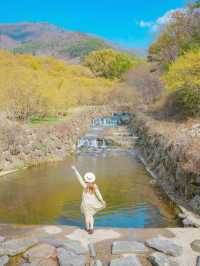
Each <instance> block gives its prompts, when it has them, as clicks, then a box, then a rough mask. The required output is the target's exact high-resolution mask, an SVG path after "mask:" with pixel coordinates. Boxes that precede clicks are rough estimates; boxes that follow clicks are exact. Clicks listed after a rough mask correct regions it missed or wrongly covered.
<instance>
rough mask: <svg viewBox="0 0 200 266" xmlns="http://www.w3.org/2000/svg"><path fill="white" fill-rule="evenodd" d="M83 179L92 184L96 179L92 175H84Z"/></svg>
mask: <svg viewBox="0 0 200 266" xmlns="http://www.w3.org/2000/svg"><path fill="white" fill-rule="evenodd" d="M84 179H85V181H86V182H88V183H93V182H94V181H95V179H96V177H95V175H94V174H93V173H86V174H85V175H84Z"/></svg>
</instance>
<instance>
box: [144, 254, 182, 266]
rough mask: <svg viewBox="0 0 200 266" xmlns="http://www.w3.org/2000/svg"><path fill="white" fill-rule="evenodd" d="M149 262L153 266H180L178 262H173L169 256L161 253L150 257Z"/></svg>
mask: <svg viewBox="0 0 200 266" xmlns="http://www.w3.org/2000/svg"><path fill="white" fill-rule="evenodd" d="M149 261H150V262H151V263H152V265H153V266H179V264H178V263H177V262H174V261H172V260H171V259H170V258H169V257H168V256H166V255H165V254H162V253H159V252H155V253H153V254H152V255H151V256H149Z"/></svg>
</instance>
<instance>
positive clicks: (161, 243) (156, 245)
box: [146, 237, 183, 257]
mask: <svg viewBox="0 0 200 266" xmlns="http://www.w3.org/2000/svg"><path fill="white" fill-rule="evenodd" d="M146 245H147V246H148V247H151V248H153V249H156V250H158V251H161V252H163V253H165V254H167V255H171V256H174V257H177V256H180V255H181V254H182V252H183V248H182V247H180V246H178V245H177V244H175V243H174V242H173V241H172V240H170V239H166V238H163V237H155V238H152V239H149V240H147V241H146Z"/></svg>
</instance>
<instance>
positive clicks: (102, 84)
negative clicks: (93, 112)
mask: <svg viewBox="0 0 200 266" xmlns="http://www.w3.org/2000/svg"><path fill="white" fill-rule="evenodd" d="M114 83H115V82H114V81H110V80H107V79H104V78H96V77H94V75H93V74H92V72H91V71H90V70H89V69H88V68H86V67H84V66H80V65H79V66H75V65H70V64H67V63H66V62H64V61H61V60H57V59H55V58H51V57H36V56H31V55H14V54H12V53H10V52H6V51H0V110H1V111H7V113H9V115H10V116H12V117H15V118H18V119H27V118H29V117H30V116H38V117H44V116H49V115H50V116H51V115H57V114H59V113H65V112H66V109H67V108H69V107H71V106H77V105H93V104H104V103H105V102H106V101H107V98H108V95H109V93H111V91H112V90H113V86H114Z"/></svg>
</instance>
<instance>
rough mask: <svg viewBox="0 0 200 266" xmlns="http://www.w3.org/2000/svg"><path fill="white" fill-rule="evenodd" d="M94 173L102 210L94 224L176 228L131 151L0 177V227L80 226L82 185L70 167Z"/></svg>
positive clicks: (81, 157)
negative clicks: (14, 225) (101, 196)
mask: <svg viewBox="0 0 200 266" xmlns="http://www.w3.org/2000/svg"><path fill="white" fill-rule="evenodd" d="M72 164H75V165H76V166H77V168H78V169H79V170H80V172H81V173H82V174H84V173H85V172H86V171H88V170H89V171H94V172H95V174H96V176H97V184H98V185H99V187H100V190H101V192H102V194H103V196H104V198H105V200H106V202H107V205H108V206H107V208H106V209H105V210H104V211H102V212H101V213H99V214H98V215H97V216H96V226H105V227H106V226H113V227H138V228H142V227H165V226H175V225H176V220H175V214H174V212H173V210H172V209H171V208H170V206H169V204H168V202H166V201H165V200H164V199H163V194H162V192H161V191H160V190H159V189H158V188H156V187H154V186H153V185H151V182H150V181H151V178H150V176H149V175H148V173H147V172H146V170H145V169H144V167H143V165H142V164H141V163H140V162H139V161H138V160H137V159H136V157H135V156H134V153H133V152H130V153H129V152H128V151H126V152H111V153H108V154H105V153H103V154H101V155H96V154H80V155H77V156H75V157H68V158H67V159H66V160H65V161H63V162H58V163H51V164H45V165H42V166H39V167H37V168H31V169H27V170H23V171H19V172H16V173H13V174H10V175H7V176H5V177H2V178H1V179H0V223H20V224H66V225H77V226H83V219H82V217H81V214H80V200H81V187H80V185H79V183H78V181H77V180H76V177H75V176H74V174H73V172H72V170H71V165H72Z"/></svg>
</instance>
